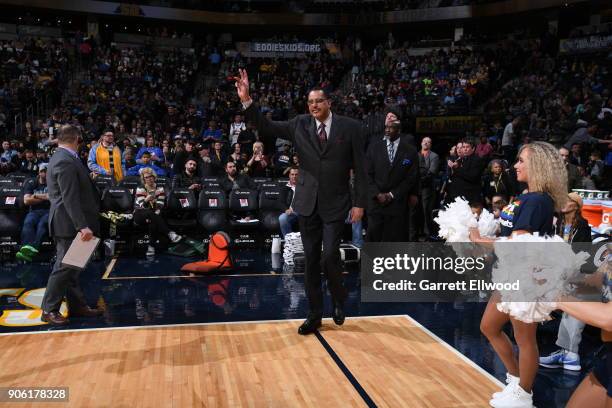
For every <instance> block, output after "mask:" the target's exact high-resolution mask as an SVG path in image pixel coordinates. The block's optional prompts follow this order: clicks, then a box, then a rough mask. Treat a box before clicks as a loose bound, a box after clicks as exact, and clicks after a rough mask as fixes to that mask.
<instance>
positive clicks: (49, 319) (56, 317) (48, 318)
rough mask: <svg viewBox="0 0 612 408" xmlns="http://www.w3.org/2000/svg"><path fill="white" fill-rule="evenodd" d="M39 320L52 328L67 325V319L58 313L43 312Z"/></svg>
mask: <svg viewBox="0 0 612 408" xmlns="http://www.w3.org/2000/svg"><path fill="white" fill-rule="evenodd" d="M40 320H42V321H43V322H46V323H49V324H50V325H52V326H63V325H65V324H68V319H66V318H65V317H64V316H62V315H61V314H60V313H58V312H43V313H42V315H41V316H40Z"/></svg>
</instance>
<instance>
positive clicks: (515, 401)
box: [489, 384, 533, 408]
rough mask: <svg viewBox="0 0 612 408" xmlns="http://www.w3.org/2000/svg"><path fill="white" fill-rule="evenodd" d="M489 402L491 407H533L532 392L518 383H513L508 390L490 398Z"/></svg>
mask: <svg viewBox="0 0 612 408" xmlns="http://www.w3.org/2000/svg"><path fill="white" fill-rule="evenodd" d="M489 404H490V405H491V406H492V407H493V408H533V393H532V392H531V393H529V392H527V391H525V390H524V389H523V388H522V387H521V386H520V385H519V384H514V385H513V386H512V387H511V390H510V391H509V392H507V393H505V394H502V395H501V396H500V397H499V398H494V399H492V400H491V401H489Z"/></svg>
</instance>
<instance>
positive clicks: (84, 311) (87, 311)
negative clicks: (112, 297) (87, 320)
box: [68, 306, 104, 317]
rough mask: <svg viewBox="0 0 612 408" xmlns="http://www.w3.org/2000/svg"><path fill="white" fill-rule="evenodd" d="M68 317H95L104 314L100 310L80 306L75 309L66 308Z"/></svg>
mask: <svg viewBox="0 0 612 408" xmlns="http://www.w3.org/2000/svg"><path fill="white" fill-rule="evenodd" d="M68 311H69V313H70V317H97V316H101V315H103V314H104V310H102V309H92V308H91V307H89V306H81V307H75V308H71V307H69V308H68Z"/></svg>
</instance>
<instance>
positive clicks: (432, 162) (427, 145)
mask: <svg viewBox="0 0 612 408" xmlns="http://www.w3.org/2000/svg"><path fill="white" fill-rule="evenodd" d="M419 168H420V174H421V183H420V186H419V187H420V195H421V208H419V210H422V211H423V221H424V222H423V224H424V225H423V227H424V228H423V229H424V232H425V236H426V237H427V238H429V237H430V236H431V235H432V234H433V230H434V225H433V218H432V216H431V213H432V212H433V209H434V206H435V202H436V189H435V186H434V183H435V179H436V177H437V176H438V170H439V168H440V157H439V156H438V155H437V154H436V152H434V151H432V150H431V138H429V137H424V138H423V140H422V141H421V151H420V152H419Z"/></svg>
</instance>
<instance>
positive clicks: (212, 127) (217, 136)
mask: <svg viewBox="0 0 612 408" xmlns="http://www.w3.org/2000/svg"><path fill="white" fill-rule="evenodd" d="M221 139H223V132H221V129H218V128H217V122H216V121H214V120H211V121H210V122H208V128H207V129H206V130H204V133H202V142H203V143H204V145H205V146H209V145H210V144H211V143H213V142H216V141H221Z"/></svg>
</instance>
